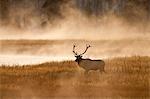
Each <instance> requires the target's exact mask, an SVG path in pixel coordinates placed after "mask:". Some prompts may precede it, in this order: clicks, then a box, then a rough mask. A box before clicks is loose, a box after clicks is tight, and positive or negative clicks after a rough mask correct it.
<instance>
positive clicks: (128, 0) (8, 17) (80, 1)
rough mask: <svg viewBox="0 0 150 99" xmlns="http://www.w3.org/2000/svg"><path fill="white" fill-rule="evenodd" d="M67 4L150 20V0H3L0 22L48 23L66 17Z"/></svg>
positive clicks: (98, 12) (19, 24) (99, 13)
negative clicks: (64, 10)
mask: <svg viewBox="0 0 150 99" xmlns="http://www.w3.org/2000/svg"><path fill="white" fill-rule="evenodd" d="M67 4H70V5H72V6H74V8H77V9H78V10H79V11H81V12H83V13H84V14H85V15H87V16H91V15H94V16H104V15H107V14H113V15H116V16H121V17H124V18H126V19H131V20H133V21H137V20H146V21H147V20H150V0H0V24H1V25H7V24H12V25H15V26H17V27H19V28H23V27H26V26H27V25H29V24H34V21H36V24H38V25H39V26H46V25H47V23H48V22H52V21H53V20H54V19H62V18H63V17H64V16H63V14H62V13H63V9H64V8H65V7H66V5H67Z"/></svg>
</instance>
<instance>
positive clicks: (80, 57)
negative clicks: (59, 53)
mask: <svg viewBox="0 0 150 99" xmlns="http://www.w3.org/2000/svg"><path fill="white" fill-rule="evenodd" d="M75 47H76V46H75V45H73V53H74V55H75V57H76V60H75V61H76V62H78V63H79V62H80V61H81V60H82V56H83V54H85V53H86V52H87V50H88V48H89V47H91V46H90V45H86V49H85V51H84V52H83V53H82V54H78V53H77V52H75Z"/></svg>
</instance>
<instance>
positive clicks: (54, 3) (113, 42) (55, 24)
mask: <svg viewBox="0 0 150 99" xmlns="http://www.w3.org/2000/svg"><path fill="white" fill-rule="evenodd" d="M8 1H9V0H8ZM37 1H39V2H37ZM83 1H84V2H83ZM96 1H100V0H93V2H92V3H90V0H33V1H31V0H21V1H16V0H10V1H9V2H6V0H0V5H1V8H3V9H0V11H1V13H0V39H1V41H0V52H1V54H7V55H10V54H11V55H29V56H31V57H32V56H34V55H37V56H41V55H42V56H45V57H47V56H56V57H57V58H58V57H61V56H62V57H63V58H60V59H66V58H64V56H67V57H69V59H73V58H72V57H73V55H72V45H73V44H74V43H76V44H77V45H79V50H80V49H81V50H82V51H83V50H84V47H85V44H87V43H88V44H91V45H92V46H93V48H91V50H92V51H89V52H88V55H89V56H87V57H92V58H100V57H102V58H105V57H112V56H114V57H115V56H122V55H123V56H126V55H143V56H144V55H149V54H147V53H148V51H149V50H150V47H149V45H148V44H149V40H150V33H149V32H150V24H149V16H148V15H149V12H148V11H149V10H147V9H149V8H145V7H149V6H147V5H145V3H143V2H142V3H135V2H133V1H132V2H130V4H131V5H129V3H126V2H123V1H124V0H121V1H122V2H121V1H119V0H118V1H119V2H118V3H116V2H113V0H108V1H107V0H104V1H101V2H103V3H102V4H103V5H101V3H99V4H100V5H95V4H96V3H94V2H96ZM110 1H111V4H112V5H111V4H109V3H110ZM114 1H115V0H114ZM2 4H3V6H2ZM120 4H121V5H120ZM4 5H6V6H4ZM106 5H109V6H106ZM110 5H111V6H110ZM99 6H101V9H100V7H99ZM131 7H132V8H131ZM4 8H5V11H4ZM130 8H131V9H130ZM4 12H5V13H4ZM9 40H10V41H9ZM11 40H14V41H11ZM18 40H21V41H18ZM34 40H35V41H34ZM49 40H50V41H49ZM52 40H53V41H52ZM57 40H59V41H57ZM19 42H20V43H19ZM41 42H44V43H41ZM52 42H53V43H52ZM82 47H83V48H82ZM144 47H145V49H142V48H144ZM64 49H65V50H64ZM19 57H20V56H19ZM21 57H22V56H21ZM85 57H86V56H85ZM45 59H46V61H47V59H48V58H45Z"/></svg>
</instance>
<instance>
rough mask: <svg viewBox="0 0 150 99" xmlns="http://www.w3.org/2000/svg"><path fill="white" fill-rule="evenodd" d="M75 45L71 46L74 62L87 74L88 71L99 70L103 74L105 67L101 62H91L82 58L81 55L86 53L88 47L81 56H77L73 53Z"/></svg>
mask: <svg viewBox="0 0 150 99" xmlns="http://www.w3.org/2000/svg"><path fill="white" fill-rule="evenodd" d="M75 47H76V46H75V45H74V46H73V53H74V54H75V57H76V60H75V61H76V62H77V63H78V65H79V66H80V67H82V68H83V69H85V73H88V72H89V71H90V70H99V71H100V72H105V70H104V67H105V62H104V61H103V60H92V59H84V58H82V55H83V54H85V53H86V51H87V49H88V48H89V47H90V45H89V46H87V47H86V50H85V51H84V52H83V53H82V54H79V55H78V54H77V52H75V51H74V50H75Z"/></svg>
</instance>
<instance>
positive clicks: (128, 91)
mask: <svg viewBox="0 0 150 99" xmlns="http://www.w3.org/2000/svg"><path fill="white" fill-rule="evenodd" d="M104 61H105V63H106V66H105V71H106V73H100V72H98V71H90V72H89V74H88V75H85V74H84V70H83V69H81V68H80V67H79V66H78V65H77V64H76V63H75V62H73V61H64V62H47V63H43V64H37V65H25V66H17V65H16V66H13V67H10V66H0V98H1V99H50V98H55V99H57V98H59V99H62V98H65V99H66V98H67V99H71V98H74V99H77V98H79V99H81V98H84V99H85V98H88V99H90V98H93V99H95V98H98V99H101V98H104V99H105V98H107V99H109V98H114V99H116V98H119V99H122V98H127V99H128V98H129V99H130V98H134V99H141V98H144V99H145V98H147V99H148V98H150V57H147V56H145V57H144V56H143V57H140V56H133V57H122V58H121V57H118V58H112V59H105V60H104Z"/></svg>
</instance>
